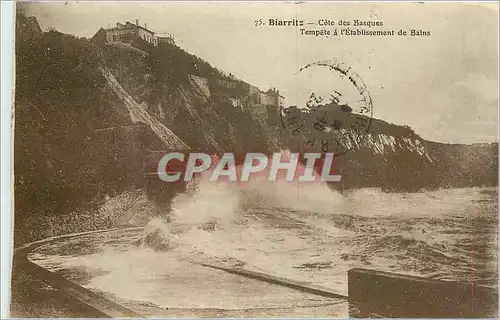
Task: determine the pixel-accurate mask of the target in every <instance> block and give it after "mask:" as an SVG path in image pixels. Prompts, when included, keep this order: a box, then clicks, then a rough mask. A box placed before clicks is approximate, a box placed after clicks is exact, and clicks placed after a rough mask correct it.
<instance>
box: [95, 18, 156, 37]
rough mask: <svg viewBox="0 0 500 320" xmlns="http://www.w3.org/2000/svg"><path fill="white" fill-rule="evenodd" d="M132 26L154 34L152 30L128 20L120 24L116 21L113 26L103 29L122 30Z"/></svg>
mask: <svg viewBox="0 0 500 320" xmlns="http://www.w3.org/2000/svg"><path fill="white" fill-rule="evenodd" d="M133 28H140V29H143V30H145V31H147V32H149V33H152V34H154V32H153V31H151V30H149V29H147V28H145V27H143V26H141V25H139V24H133V23H132V22H130V21H127V22H125V24H121V23H117V26H116V27H114V28H108V29H104V30H105V31H112V30H123V29H133Z"/></svg>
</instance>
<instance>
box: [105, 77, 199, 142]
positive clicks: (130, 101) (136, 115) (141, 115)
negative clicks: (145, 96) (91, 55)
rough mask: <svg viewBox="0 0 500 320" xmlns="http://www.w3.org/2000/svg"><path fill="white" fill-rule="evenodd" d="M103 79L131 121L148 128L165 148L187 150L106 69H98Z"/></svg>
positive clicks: (176, 137)
mask: <svg viewBox="0 0 500 320" xmlns="http://www.w3.org/2000/svg"><path fill="white" fill-rule="evenodd" d="M99 70H100V71H101V73H102V75H103V76H104V78H106V80H107V83H108V85H109V86H110V87H111V89H113V91H114V92H115V93H116V94H117V95H118V97H119V98H120V99H121V100H123V102H124V103H125V106H126V107H127V109H128V111H129V114H130V117H131V118H132V121H133V122H134V123H135V122H141V123H144V124H146V125H148V126H149V128H150V129H151V130H152V131H153V132H154V133H155V135H156V136H157V137H158V138H160V140H161V141H162V142H163V143H164V144H165V146H166V147H167V148H168V149H170V150H176V151H180V150H189V149H190V147H189V146H188V145H187V144H186V143H185V142H184V141H182V140H181V139H180V138H179V137H178V136H177V135H176V134H175V133H174V132H173V131H172V130H170V129H169V128H167V127H166V126H165V125H164V124H163V123H161V122H160V121H159V120H158V119H156V118H155V117H153V116H151V115H150V114H149V112H147V111H146V110H145V109H144V108H143V107H142V106H141V105H140V104H139V103H137V101H135V100H134V98H132V97H131V96H130V94H128V92H127V91H126V90H125V89H124V88H123V87H122V85H121V84H120V83H119V82H118V80H116V78H115V77H114V76H113V74H112V73H111V71H110V70H109V69H108V68H106V67H99Z"/></svg>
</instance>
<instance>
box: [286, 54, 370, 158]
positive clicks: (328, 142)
mask: <svg viewBox="0 0 500 320" xmlns="http://www.w3.org/2000/svg"><path fill="white" fill-rule="evenodd" d="M314 68H317V69H318V70H319V69H323V70H325V68H326V70H329V72H331V73H332V74H333V75H335V76H336V77H338V78H340V79H341V80H343V81H348V84H349V85H350V86H352V87H353V88H355V89H356V90H357V94H358V95H359V100H358V101H357V103H356V105H355V106H353V105H352V104H351V103H342V101H341V100H342V98H343V93H342V92H340V90H337V89H338V88H335V87H334V86H335V83H331V84H330V83H328V86H330V85H331V86H332V87H331V88H329V89H328V90H329V93H328V94H329V96H328V97H327V98H325V97H323V96H321V95H320V94H317V93H316V92H315V91H313V90H312V89H311V91H312V93H311V95H310V97H309V100H308V101H307V102H306V104H305V106H302V108H298V107H296V106H293V107H288V108H285V109H282V110H281V112H280V116H281V124H282V126H283V128H284V129H285V130H287V131H289V133H290V134H291V136H292V137H293V138H295V139H297V138H298V139H299V140H301V141H302V147H305V148H306V149H312V148H314V149H316V150H318V149H320V150H321V152H333V153H335V155H336V156H340V155H343V154H345V153H346V152H348V151H350V150H354V149H359V148H360V147H361V146H362V143H363V141H364V139H365V138H366V137H367V136H368V132H369V130H370V126H371V124H372V117H373V101H372V98H371V95H370V92H369V90H368V88H367V86H366V84H365V83H364V82H363V80H362V78H361V77H360V76H359V75H358V74H357V73H356V72H354V71H353V70H352V68H351V67H350V66H348V65H347V64H345V63H343V62H339V61H337V60H326V61H319V62H314V63H310V64H307V65H306V66H304V67H302V68H300V69H299V71H298V72H297V75H299V74H300V73H301V72H303V71H304V70H307V69H309V70H312V69H314ZM353 107H354V108H353Z"/></svg>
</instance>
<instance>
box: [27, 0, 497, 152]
mask: <svg viewBox="0 0 500 320" xmlns="http://www.w3.org/2000/svg"><path fill="white" fill-rule="evenodd" d="M27 12H28V13H29V14H31V15H35V16H36V17H37V19H38V21H39V23H40V25H41V27H42V28H43V29H44V30H47V29H48V28H55V29H57V30H59V31H61V32H64V33H70V34H74V35H78V36H85V37H91V36H92V35H93V34H94V33H95V32H96V31H97V30H98V29H99V28H100V27H104V28H106V27H108V26H114V25H115V24H116V23H117V22H123V21H132V22H134V21H135V19H139V20H140V24H142V25H144V23H147V28H148V29H151V30H153V31H155V32H157V33H170V34H172V35H173V36H174V38H175V40H176V42H177V44H178V45H180V46H181V47H182V48H184V49H186V50H187V51H189V52H190V53H192V54H195V55H197V56H199V57H201V58H202V59H204V60H206V61H208V62H210V63H211V64H212V65H214V66H216V67H218V68H220V69H223V70H224V71H226V72H228V73H233V74H234V75H236V76H237V77H238V78H240V79H242V80H244V81H247V82H249V83H252V84H254V85H256V86H259V87H260V88H261V89H263V90H267V89H268V88H269V87H276V88H278V89H279V90H280V92H281V93H282V94H283V95H284V96H285V97H286V101H287V104H297V103H303V102H304V101H303V97H304V95H305V94H306V93H308V92H316V90H321V88H324V87H325V84H327V86H328V87H329V88H330V87H331V88H335V89H339V91H341V92H343V91H342V90H347V91H348V90H349V86H348V85H346V83H345V81H343V80H342V79H340V78H338V77H334V76H333V75H332V74H331V73H326V74H325V72H324V70H310V71H308V73H299V75H298V76H297V71H298V70H299V69H300V67H302V66H304V65H306V64H307V63H311V62H314V61H320V60H326V59H332V58H334V59H337V60H339V61H342V62H345V63H346V64H348V65H349V66H351V67H352V69H353V70H355V71H356V73H358V74H359V75H360V76H361V78H362V79H363V81H364V82H365V84H366V85H367V86H368V88H369V91H370V94H371V96H372V98H373V109H374V116H375V117H376V118H380V119H383V120H386V121H389V122H392V123H396V124H400V125H409V126H411V127H412V128H413V129H414V130H415V131H416V132H417V133H418V134H420V135H421V136H422V137H423V138H426V139H429V140H434V141H439V142H448V143H472V142H491V141H498V109H497V107H498V5H497V4H493V3H490V4H484V3H483V4H459V3H447V4H444V3H425V4H418V3H385V4H376V3H333V4H326V3H301V4H292V3H273V4H269V3H252V4H248V3H247V4H244V3H211V4H208V3H201V4H200V3H182V4H181V3H170V4H164V3H161V2H148V3H125V2H119V3H113V2H107V3H102V2H101V3H96V2H94V3H89V2H79V3H72V2H69V3H67V4H65V3H31V4H29V6H28V8H27ZM269 18H278V19H294V18H296V19H299V20H306V21H312V22H316V21H317V20H318V19H331V20H340V19H343V20H353V19H359V20H377V21H383V23H384V27H383V28H384V29H395V30H396V31H397V30H398V29H401V28H403V29H421V30H428V31H430V32H431V36H429V37H413V38H410V37H342V38H339V37H329V38H324V37H314V36H307V37H306V36H301V35H300V34H299V32H298V29H295V28H289V27H288V28H282V27H275V28H272V27H268V26H264V27H255V25H254V21H255V20H258V19H263V20H265V21H267V19H269ZM351 89H352V88H351ZM351 94H352V93H351ZM346 96H347V97H348V98H347V99H354V100H353V101H352V103H353V104H354V103H355V100H356V99H355V95H353V96H352V98H351V96H349V94H346ZM348 102H349V101H348Z"/></svg>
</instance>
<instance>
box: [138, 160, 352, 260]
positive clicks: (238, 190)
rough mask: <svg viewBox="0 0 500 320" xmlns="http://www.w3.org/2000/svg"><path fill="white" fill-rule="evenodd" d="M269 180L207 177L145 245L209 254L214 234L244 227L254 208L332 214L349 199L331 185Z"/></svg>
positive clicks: (150, 231)
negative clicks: (194, 249) (179, 247)
mask: <svg viewBox="0 0 500 320" xmlns="http://www.w3.org/2000/svg"><path fill="white" fill-rule="evenodd" d="M289 156H290V153H289V152H288V151H282V157H283V159H286V158H287V157H289ZM240 169H241V168H238V170H240ZM303 170H305V167H304V166H302V165H300V164H299V167H298V168H297V171H298V172H303ZM267 175H268V172H267V171H262V172H259V173H258V174H255V175H254V176H253V177H252V179H250V180H249V181H248V182H245V183H237V184H235V183H231V182H225V181H218V182H210V181H209V175H208V174H206V175H204V174H202V175H201V176H199V177H198V179H197V180H193V181H191V182H190V186H189V187H188V192H186V193H184V194H180V195H177V196H176V197H175V198H174V199H173V201H172V205H171V208H172V209H171V212H170V213H169V220H170V221H169V222H167V221H164V220H160V219H154V220H152V221H151V222H150V223H149V224H148V226H147V228H146V235H145V239H144V243H145V244H147V245H148V246H151V247H153V248H154V249H155V250H161V251H166V250H170V249H171V248H172V247H173V246H175V245H176V244H177V245H190V246H192V247H197V248H200V246H201V247H204V249H200V250H206V249H207V246H206V245H205V244H203V243H206V242H214V241H213V240H210V239H208V238H211V239H213V238H214V237H215V236H216V235H210V233H214V232H219V233H220V232H224V230H225V231H227V230H229V229H230V228H233V227H234V226H238V225H242V224H244V223H245V220H246V219H247V218H246V217H245V216H244V212H245V211H246V210H248V209H250V208H254V209H255V208H260V209H271V208H284V209H288V210H295V211H307V212H316V213H319V214H329V213H331V212H335V211H336V210H338V208H339V207H341V206H342V205H343V201H344V198H343V196H342V195H340V194H339V193H338V192H335V191H332V190H331V189H330V188H329V187H328V185H327V184H326V183H325V182H319V181H318V182H298V181H295V182H287V181H286V179H284V175H283V176H282V177H283V179H278V180H277V181H268V180H267ZM200 244H202V245H200Z"/></svg>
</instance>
